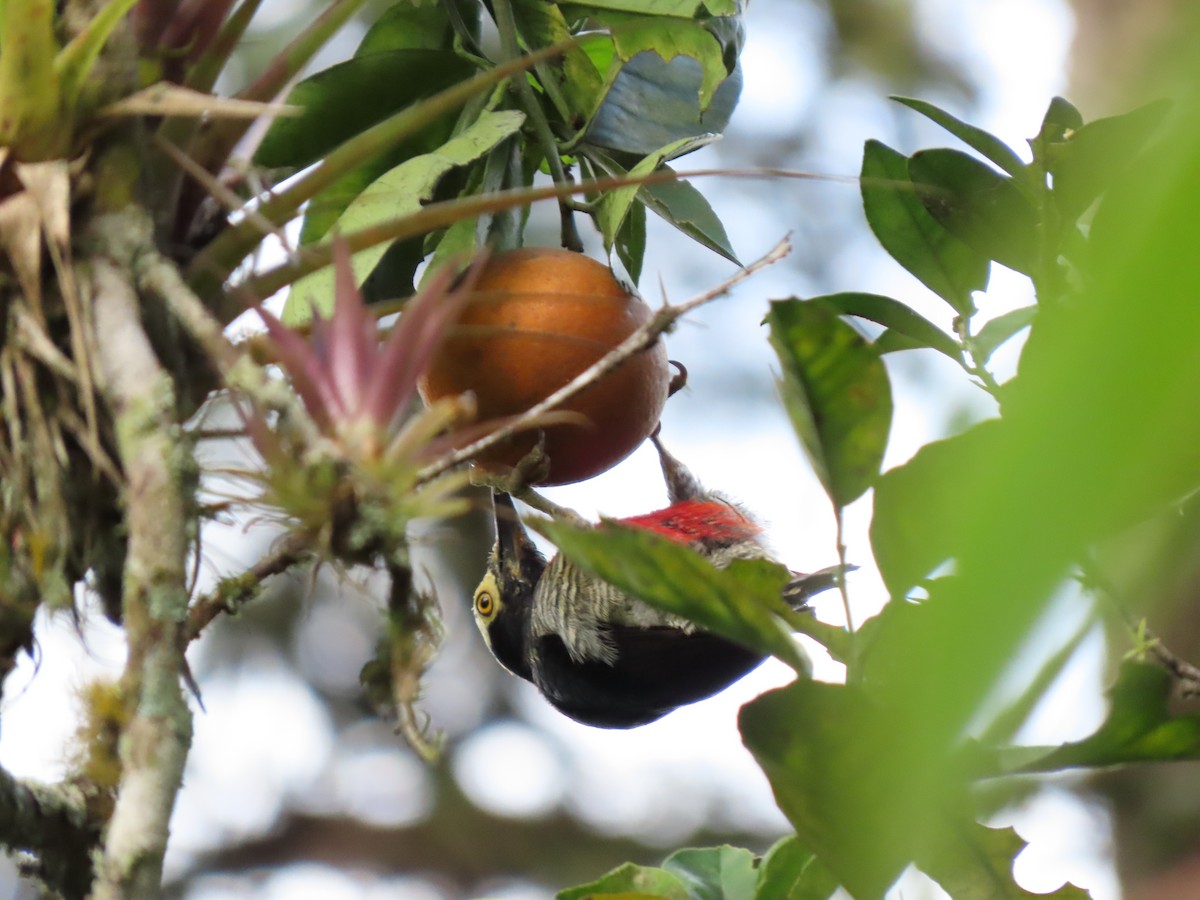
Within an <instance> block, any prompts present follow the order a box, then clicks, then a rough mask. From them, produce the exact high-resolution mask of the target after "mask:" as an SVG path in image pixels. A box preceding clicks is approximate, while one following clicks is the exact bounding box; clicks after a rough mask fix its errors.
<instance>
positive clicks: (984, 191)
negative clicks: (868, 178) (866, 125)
mask: <svg viewBox="0 0 1200 900" xmlns="http://www.w3.org/2000/svg"><path fill="white" fill-rule="evenodd" d="M908 174H909V177H910V178H911V179H912V181H913V184H915V185H916V186H917V189H918V191H917V193H918V196H919V197H920V199H921V202H922V203H923V204H924V205H925V208H926V209H927V210H929V212H930V214H931V215H932V216H933V217H934V218H935V219H937V221H938V222H940V223H941V224H942V225H944V226H945V228H946V230H947V231H949V232H950V233H951V234H953V235H955V236H956V237H957V238H959V239H960V240H961V241H962V242H963V243H965V244H966V245H967V246H969V247H973V248H974V249H975V250H976V251H978V252H979V253H982V254H984V255H985V256H986V257H988V258H989V259H994V260H995V261H996V262H998V263H1001V264H1002V265H1005V266H1008V267H1009V268H1010V269H1015V270H1016V271H1018V272H1023V273H1025V274H1026V275H1029V274H1031V273H1033V272H1034V271H1035V269H1036V266H1037V264H1038V235H1039V233H1040V228H1039V224H1038V216H1037V213H1036V212H1035V210H1034V208H1033V206H1032V205H1031V204H1030V203H1029V201H1028V200H1026V199H1025V195H1024V194H1022V193H1021V191H1020V189H1019V188H1018V187H1017V186H1016V184H1015V183H1014V182H1013V181H1012V179H1010V178H1006V177H1004V176H1002V175H1000V174H999V173H997V172H996V170H995V169H992V168H991V167H989V166H987V165H985V164H984V163H981V162H980V161H979V160H977V159H975V157H973V156H968V155H967V154H966V153H960V152H959V151H958V150H945V149H935V150H921V151H919V152H917V153H915V154H913V156H912V157H911V158H910V159H909V161H908Z"/></svg>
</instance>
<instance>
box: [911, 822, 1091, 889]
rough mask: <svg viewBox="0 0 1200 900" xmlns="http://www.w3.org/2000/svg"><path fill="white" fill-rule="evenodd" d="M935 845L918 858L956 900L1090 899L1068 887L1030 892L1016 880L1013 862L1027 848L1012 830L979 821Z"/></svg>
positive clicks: (963, 825) (942, 836)
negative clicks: (1046, 892) (992, 826)
mask: <svg viewBox="0 0 1200 900" xmlns="http://www.w3.org/2000/svg"><path fill="white" fill-rule="evenodd" d="M939 838H940V840H938V841H937V842H936V843H935V845H934V846H932V847H931V848H929V849H927V850H925V851H922V852H921V853H920V854H919V855H918V857H917V865H918V866H919V867H920V869H921V871H922V872H924V873H925V874H926V875H928V876H929V877H930V878H932V879H933V880H934V881H936V882H937V883H938V884H940V885H941V886H942V888H944V889H945V891H946V893H948V894H949V895H950V896H951V897H953V898H954V900H1031V898H1035V897H1045V898H1048V900H1088V897H1089V896H1090V895H1089V894H1088V893H1087V891H1084V890H1082V889H1081V888H1077V887H1075V886H1074V885H1070V884H1068V885H1065V886H1064V887H1062V888H1059V889H1058V890H1057V891H1055V892H1054V893H1052V894H1035V893H1033V892H1032V891H1027V890H1025V889H1024V888H1023V887H1021V886H1020V885H1019V884H1017V882H1016V880H1015V879H1014V878H1013V860H1014V859H1016V856H1017V854H1018V853H1020V852H1021V851H1022V850H1024V849H1025V847H1026V842H1025V841H1024V840H1022V839H1021V836H1020V835H1018V834H1017V833H1016V832H1015V831H1014V830H1013V829H1011V828H987V827H985V826H983V825H979V824H978V823H975V822H970V823H961V824H958V825H957V827H954V828H945V829H943V830H942V832H941V834H940V835H939Z"/></svg>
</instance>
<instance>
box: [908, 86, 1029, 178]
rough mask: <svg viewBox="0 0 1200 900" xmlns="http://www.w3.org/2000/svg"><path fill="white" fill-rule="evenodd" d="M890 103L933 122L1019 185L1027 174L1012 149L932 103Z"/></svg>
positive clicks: (910, 101)
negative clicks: (913, 111) (989, 161)
mask: <svg viewBox="0 0 1200 900" xmlns="http://www.w3.org/2000/svg"><path fill="white" fill-rule="evenodd" d="M891 99H892V100H895V101H896V102H897V103H901V104H903V105H904V106H907V107H908V108H909V109H913V110H916V111H917V112H919V113H920V114H921V115H923V116H925V117H926V118H928V119H932V120H933V121H934V122H936V123H937V124H939V125H941V126H942V127H943V128H945V129H946V130H947V131H948V132H950V133H951V134H952V135H954V136H955V137H956V138H958V139H959V140H960V141H962V142H963V143H964V144H966V145H967V146H968V147H971V148H972V149H974V150H976V151H978V152H979V153H980V154H982V155H983V156H984V158H986V159H990V160H991V161H992V162H994V163H995V164H996V165H998V166H999V167H1000V168H1001V169H1003V170H1004V171H1005V172H1007V173H1008V174H1009V175H1011V176H1012V177H1013V178H1015V179H1017V180H1018V181H1020V180H1021V179H1024V178H1026V177H1027V175H1028V170H1027V169H1026V167H1025V163H1023V162H1022V161H1021V157H1019V156H1017V154H1016V153H1015V152H1013V150H1012V148H1010V147H1009V146H1008V145H1007V144H1006V143H1004V141H1002V140H1000V138H998V137H996V136H995V135H993V134H989V133H988V132H986V131H984V130H983V129H982V128H977V127H976V126H974V125H968V124H967V123H966V122H964V121H962V120H961V119H958V118H955V117H954V116H952V115H950V113H948V112H946V111H945V110H943V109H939V108H938V107H936V106H934V105H933V104H932V103H927V102H926V101H924V100H914V99H913V98H911V97H892V98H891Z"/></svg>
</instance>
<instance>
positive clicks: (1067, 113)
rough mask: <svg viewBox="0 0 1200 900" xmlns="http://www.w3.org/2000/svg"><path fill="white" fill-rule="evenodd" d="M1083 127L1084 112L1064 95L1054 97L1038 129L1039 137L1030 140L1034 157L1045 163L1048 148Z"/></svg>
mask: <svg viewBox="0 0 1200 900" xmlns="http://www.w3.org/2000/svg"><path fill="white" fill-rule="evenodd" d="M1082 127H1083V114H1082V113H1080V112H1079V110H1077V109H1076V108H1075V107H1074V106H1072V105H1071V104H1070V103H1069V102H1068V101H1066V100H1064V99H1063V98H1062V97H1054V98H1053V99H1052V100H1051V101H1050V105H1049V106H1048V107H1047V108H1046V115H1045V116H1043V117H1042V127H1041V128H1039V129H1038V133H1037V137H1035V138H1033V139H1032V140H1031V141H1030V142H1029V146H1030V147H1031V148H1032V149H1033V158H1034V159H1036V160H1038V161H1039V162H1040V163H1042V164H1043V165H1045V164H1046V162H1047V159H1048V156H1047V149H1048V148H1050V147H1052V146H1053V145H1054V144H1059V143H1061V142H1063V141H1065V140H1066V139H1067V138H1068V137H1069V136H1070V135H1071V133H1072V132H1075V131H1078V130H1079V129H1080V128H1082Z"/></svg>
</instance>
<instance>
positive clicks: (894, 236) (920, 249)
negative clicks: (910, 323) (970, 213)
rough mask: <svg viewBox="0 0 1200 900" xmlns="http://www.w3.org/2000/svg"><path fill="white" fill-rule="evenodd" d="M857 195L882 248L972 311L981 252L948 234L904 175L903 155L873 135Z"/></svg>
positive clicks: (982, 280) (984, 275)
mask: <svg viewBox="0 0 1200 900" xmlns="http://www.w3.org/2000/svg"><path fill="white" fill-rule="evenodd" d="M862 198H863V211H864V212H865V213H866V216H867V223H868V224H869V225H870V226H871V231H872V232H874V234H875V237H876V238H877V239H878V241H879V243H880V244H881V245H882V246H883V249H884V250H886V251H887V252H888V253H890V254H891V256H892V258H893V259H895V260H896V262H898V263H900V265H902V266H904V268H906V269H907V270H908V271H909V272H911V273H912V274H913V275H915V276H916V277H917V278H918V279H920V280H921V281H922V282H923V283H924V284H925V286H926V287H927V288H929V289H930V290H931V291H933V292H934V293H935V294H937V295H938V296H939V297H941V298H942V299H943V300H945V301H946V302H947V303H949V304H950V305H951V306H952V307H954V309H955V310H956V311H957V312H960V313H962V314H964V315H970V314H971V313H973V312H974V310H975V304H974V302H973V301H972V299H971V293H972V292H973V291H981V290H983V289H984V288H986V287H987V282H988V260H987V257H986V256H984V255H983V254H981V253H978V252H976V251H975V250H972V249H971V248H970V247H968V246H967V245H966V244H964V243H963V242H962V241H960V240H959V239H958V238H956V237H954V235H952V234H950V232H948V231H947V230H946V229H945V228H943V227H942V226H941V225H939V224H938V222H937V220H935V219H934V218H933V216H931V215H930V214H929V211H928V210H927V209H925V204H923V203H922V202H921V198H920V197H919V196H918V195H917V190H916V187H915V186H914V185H913V183H912V181H911V179H910V178H909V175H908V158H907V157H906V156H904V155H903V154H900V153H897V152H896V151H895V150H893V149H892V148H891V147H888V146H887V145H886V144H881V143H880V142H879V141H867V143H866V146H865V147H864V148H863V164H862Z"/></svg>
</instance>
